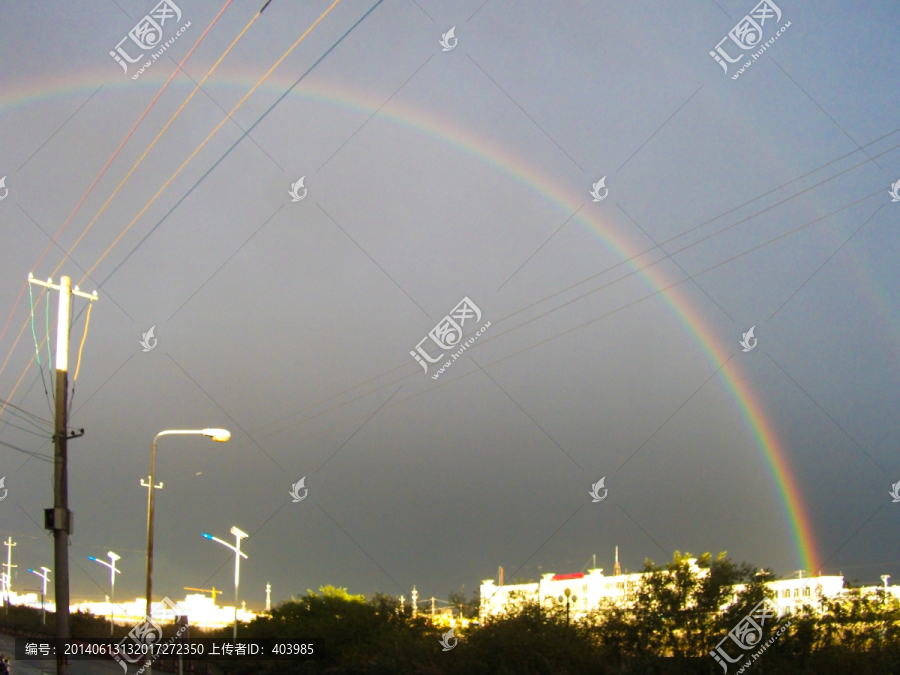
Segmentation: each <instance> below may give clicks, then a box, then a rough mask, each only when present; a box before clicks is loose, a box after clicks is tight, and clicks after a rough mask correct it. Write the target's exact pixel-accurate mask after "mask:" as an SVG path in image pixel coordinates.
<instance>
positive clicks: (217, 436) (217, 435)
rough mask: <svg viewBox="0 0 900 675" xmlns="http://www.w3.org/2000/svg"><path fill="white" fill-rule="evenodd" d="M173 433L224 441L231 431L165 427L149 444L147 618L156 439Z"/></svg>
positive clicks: (151, 580)
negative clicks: (150, 444) (197, 435)
mask: <svg viewBox="0 0 900 675" xmlns="http://www.w3.org/2000/svg"><path fill="white" fill-rule="evenodd" d="M173 434H185V435H186V434H202V435H204V436H209V437H210V438H211V439H213V440H214V441H217V442H219V443H224V442H225V441H227V440H228V439H229V438H231V432H230V431H228V430H227V429H167V430H166V431H160V432H159V433H158V434H156V436H155V437H154V438H153V445H152V446H150V485H149V488H148V493H149V494H148V496H147V612H146V614H147V618H148V619H149V618H150V602H151V600H152V594H153V478H154V476H155V475H156V441H157V439H159V437H160V436H171V435H173Z"/></svg>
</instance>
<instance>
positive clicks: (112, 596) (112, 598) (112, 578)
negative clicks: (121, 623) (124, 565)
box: [88, 551, 122, 636]
mask: <svg viewBox="0 0 900 675" xmlns="http://www.w3.org/2000/svg"><path fill="white" fill-rule="evenodd" d="M106 555H108V556H109V559H110V560H112V563H108V562H104V561H103V560H98V559H97V558H95V557H94V556H92V555H89V556H88V560H93V561H94V562H95V563H100V564H101V565H105V566H106V567H108V568H109V586H110V590H109V634H110V636H112V634H113V623H114V619H115V614H114V612H115V606H116V575H117V574H121V573H122V571H121V570H117V569H116V560H121V559H122V557H121V556H119V555H117V554H115V553H113V552H112V551H110V552H109V553H107V554H106Z"/></svg>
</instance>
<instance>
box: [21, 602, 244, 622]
mask: <svg viewBox="0 0 900 675" xmlns="http://www.w3.org/2000/svg"><path fill="white" fill-rule="evenodd" d="M174 602H175V604H176V606H177V607H178V610H179V611H180V612H181V613H182V615H184V614H187V617H188V622H189V623H190V624H191V625H192V626H200V627H202V628H221V627H222V626H230V625H231V624H232V623H234V605H230V606H229V605H226V606H224V607H219V606H217V605H216V603H215V600H213V599H212V598H209V597H207V596H205V595H203V594H202V593H197V594H192V595H188V596H186V597H185V599H184V600H176V601H174ZM37 604H38V606H40V603H39V602H38V603H37ZM48 609H49V603H48ZM69 611H71V612H78V611H81V612H89V613H91V614H96V615H97V616H103V617H109V613H110V604H109V602H82V603H79V604H76V605H72V606H71V607H70V608H69ZM146 611H147V601H146V600H145V599H144V598H136V599H135V600H134V602H117V603H116V606H115V616H114V620H115V621H116V623H129V624H130V623H135V622H137V621H140V620H142V619H143V618H144V615H145V612H146ZM237 618H238V621H252V620H253V619H255V618H256V614H255V613H253V612H251V611H249V610H246V609H244V608H238V611H237Z"/></svg>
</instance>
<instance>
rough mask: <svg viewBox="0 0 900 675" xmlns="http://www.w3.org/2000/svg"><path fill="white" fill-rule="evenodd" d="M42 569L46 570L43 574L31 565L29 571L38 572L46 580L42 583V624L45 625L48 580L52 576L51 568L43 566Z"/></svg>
mask: <svg viewBox="0 0 900 675" xmlns="http://www.w3.org/2000/svg"><path fill="white" fill-rule="evenodd" d="M41 569H42V570H43V571H44V573H43V574H41V573H40V572H35V571H34V570H33V569H31V568H30V567H29V568H28V571H29V572H31V573H32V574H37V575H38V576H39V577H40V578H41V579H43V580H44V583H43V584H42V585H41V625H42V626H44V625H46V624H47V614H46V612H45V607H44V596H45V595H47V581H48V580H49V578H50V568H49V567H42V568H41Z"/></svg>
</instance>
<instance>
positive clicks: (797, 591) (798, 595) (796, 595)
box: [794, 588, 800, 598]
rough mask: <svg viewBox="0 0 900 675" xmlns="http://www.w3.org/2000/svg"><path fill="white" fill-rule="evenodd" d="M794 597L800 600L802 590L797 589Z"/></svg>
mask: <svg viewBox="0 0 900 675" xmlns="http://www.w3.org/2000/svg"><path fill="white" fill-rule="evenodd" d="M794 597H795V598H799V597H800V589H799V588H795V589H794Z"/></svg>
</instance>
